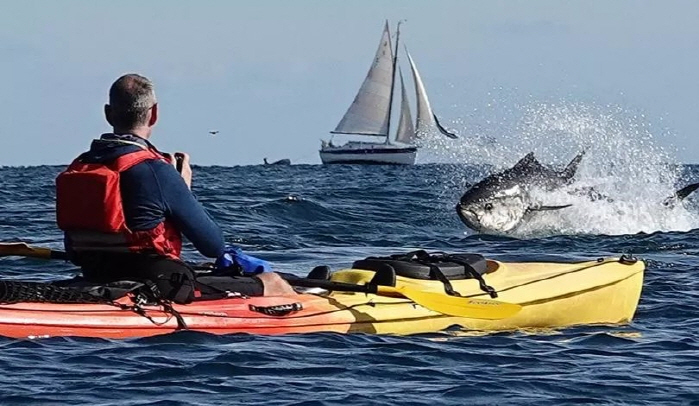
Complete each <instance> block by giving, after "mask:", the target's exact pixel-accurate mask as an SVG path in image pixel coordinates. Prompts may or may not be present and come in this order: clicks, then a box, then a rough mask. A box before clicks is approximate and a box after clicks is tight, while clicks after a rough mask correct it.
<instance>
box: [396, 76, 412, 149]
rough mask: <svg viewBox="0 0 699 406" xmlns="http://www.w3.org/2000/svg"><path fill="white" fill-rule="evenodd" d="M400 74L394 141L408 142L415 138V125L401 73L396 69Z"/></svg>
mask: <svg viewBox="0 0 699 406" xmlns="http://www.w3.org/2000/svg"><path fill="white" fill-rule="evenodd" d="M398 73H399V76H400V93H401V100H402V101H401V103H400V120H399V121H398V131H397V132H396V141H398V142H403V143H406V144H410V143H412V142H413V141H414V140H415V127H414V126H413V118H412V116H411V114H410V103H409V102H408V93H407V92H406V91H405V84H404V83H403V73H402V72H401V71H400V69H398Z"/></svg>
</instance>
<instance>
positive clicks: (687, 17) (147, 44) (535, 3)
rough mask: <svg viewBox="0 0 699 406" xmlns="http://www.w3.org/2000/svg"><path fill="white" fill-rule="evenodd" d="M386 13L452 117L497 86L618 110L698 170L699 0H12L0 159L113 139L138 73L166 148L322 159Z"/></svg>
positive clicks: (206, 154)
mask: <svg viewBox="0 0 699 406" xmlns="http://www.w3.org/2000/svg"><path fill="white" fill-rule="evenodd" d="M385 19H389V21H390V22H391V23H392V28H393V29H394V28H395V23H396V22H397V21H398V20H399V19H406V20H407V23H406V24H405V25H403V31H402V36H401V39H403V40H405V43H407V45H408V46H409V48H410V51H411V54H412V55H413V57H414V58H415V60H416V63H417V64H418V66H419V68H420V72H421V74H422V77H423V80H424V81H425V84H426V86H427V90H428V92H429V95H430V98H431V102H432V105H433V108H435V110H436V111H437V112H438V113H439V115H440V117H441V118H442V120H443V121H444V122H445V124H449V123H450V122H452V121H461V122H465V124H466V125H467V127H468V125H472V124H474V123H469V122H468V121H469V120H477V118H474V116H473V114H472V113H471V112H472V111H474V109H479V108H484V107H485V106H487V105H488V104H489V103H490V102H491V101H493V98H494V97H495V98H497V97H499V96H498V94H499V93H498V92H495V96H493V94H494V93H493V89H504V91H502V93H503V94H509V95H511V96H508V97H511V98H514V99H520V98H521V99H522V100H529V101H531V100H534V101H538V100H541V101H542V102H544V101H547V100H564V101H566V102H571V103H577V102H583V103H587V102H590V103H596V104H602V105H606V104H614V105H620V106H623V107H624V108H629V109H631V110H634V111H641V112H644V113H645V115H646V119H647V120H648V121H649V122H651V123H653V124H656V128H658V131H659V132H662V133H664V134H666V136H664V137H662V138H661V139H662V141H661V142H663V143H667V144H673V145H675V146H677V147H678V148H679V149H680V152H679V158H680V160H681V161H682V162H688V163H697V162H699V120H698V117H697V110H698V108H697V102H698V101H699V2H697V1H696V0H688V1H672V0H669V1H640V0H639V1H617V0H615V1H608V0H595V1H589V0H585V1H539V0H528V1H469V0H453V1H446V0H444V1H434V0H433V1H408V0H403V1H397V0H396V1H378V0H371V1H330V0H328V1H320V0H318V1H310V0H294V1H288V0H280V1H265V0H260V1H252V0H247V1H237V0H236V1H121V0H120V1H87V0H85V1H74V0H64V1H43V0H42V1H38V0H21V1H19V0H18V1H9V0H0V78H1V80H0V139H1V140H2V147H0V165H37V164H59V163H68V162H69V161H70V160H71V159H73V158H74V157H75V156H76V155H77V154H78V153H79V152H81V151H83V150H84V149H85V148H86V147H87V146H88V144H89V140H90V139H91V138H93V137H96V136H98V135H99V134H100V133H102V132H106V131H108V127H107V125H106V123H105V122H104V119H103V116H102V106H103V104H104V103H105V102H106V100H107V92H108V88H109V86H110V85H111V83H112V81H113V80H114V79H116V78H117V77H118V76H120V75H121V74H123V73H127V72H138V73H141V74H144V75H146V76H148V77H149V78H151V79H152V80H153V81H154V82H155V85H156V94H157V97H158V100H159V103H160V112H161V121H160V122H159V124H158V127H157V128H156V132H155V134H154V137H153V138H152V141H153V142H154V143H155V144H156V145H157V146H158V147H160V149H162V150H166V151H174V150H182V151H187V152H189V153H190V154H191V155H192V160H193V161H194V163H199V164H204V165H210V164H218V165H238V164H255V163H260V162H261V161H262V158H263V157H268V158H269V159H270V160H273V159H279V158H291V159H292V160H294V161H295V162H299V163H300V162H303V163H319V158H318V153H317V150H318V147H319V144H320V141H319V140H320V139H321V138H326V139H327V138H328V136H329V134H328V131H330V130H332V129H333V128H334V127H335V125H336V124H337V122H338V121H339V120H340V118H341V117H342V115H343V114H344V112H345V110H346V108H347V107H348V106H349V103H350V102H351V101H352V98H353V97H354V95H355V93H356V91H357V89H358V88H359V85H360V84H361V81H362V80H363V78H364V75H365V74H366V71H367V69H368V67H369V65H370V63H371V58H372V57H373V54H374V52H375V51H376V47H377V45H378V41H379V38H380V34H381V29H382V27H383V22H384V20H385ZM495 101H496V102H497V100H495ZM508 102H512V101H511V100H508ZM475 124H479V123H475ZM213 129H216V130H219V131H220V133H219V134H218V135H217V136H215V137H212V136H210V135H209V134H208V131H209V130H213ZM462 135H464V136H468V134H464V133H462ZM494 135H496V134H494Z"/></svg>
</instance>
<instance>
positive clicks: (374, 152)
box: [320, 142, 417, 165]
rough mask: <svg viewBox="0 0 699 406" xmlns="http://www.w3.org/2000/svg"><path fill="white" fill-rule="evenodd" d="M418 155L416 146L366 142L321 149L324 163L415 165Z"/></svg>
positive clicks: (321, 158)
mask: <svg viewBox="0 0 699 406" xmlns="http://www.w3.org/2000/svg"><path fill="white" fill-rule="evenodd" d="M416 156H417V148H416V147H411V146H405V147H403V146H398V145H391V144H378V143H364V142H361V143H360V142H357V143H348V144H346V145H343V146H340V147H324V148H322V149H321V150H320V160H321V162H323V164H362V165H370V164H374V165H414V164H415V157H416Z"/></svg>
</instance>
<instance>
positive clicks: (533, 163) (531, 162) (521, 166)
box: [512, 152, 543, 172]
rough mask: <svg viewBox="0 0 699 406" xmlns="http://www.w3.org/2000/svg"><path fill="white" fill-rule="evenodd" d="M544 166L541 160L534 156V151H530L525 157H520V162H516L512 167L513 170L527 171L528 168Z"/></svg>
mask: <svg viewBox="0 0 699 406" xmlns="http://www.w3.org/2000/svg"><path fill="white" fill-rule="evenodd" d="M541 167H543V165H541V163H540V162H539V161H537V159H536V158H535V157H534V153H533V152H530V153H528V154H527V155H525V156H524V158H522V159H520V160H519V162H517V163H516V164H515V166H513V167H512V170H513V171H518V172H519V171H526V170H532V169H539V168H541Z"/></svg>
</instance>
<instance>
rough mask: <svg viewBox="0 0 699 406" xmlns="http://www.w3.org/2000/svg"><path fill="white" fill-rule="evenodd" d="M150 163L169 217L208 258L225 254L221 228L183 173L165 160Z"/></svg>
mask: <svg viewBox="0 0 699 406" xmlns="http://www.w3.org/2000/svg"><path fill="white" fill-rule="evenodd" d="M147 163H148V165H149V166H150V167H151V168H152V169H153V171H154V172H155V174H156V179H157V182H158V184H159V187H160V192H161V195H162V199H163V204H164V208H165V211H166V213H165V214H166V217H167V218H169V219H170V220H172V221H173V222H174V224H175V225H176V226H177V228H178V229H179V230H180V231H181V232H182V234H184V236H185V237H187V239H188V240H189V241H191V242H192V244H193V245H194V247H195V248H196V249H197V250H198V251H199V252H200V253H201V254H202V255H204V256H206V257H209V258H217V257H219V256H220V255H222V254H223V252H224V250H225V248H226V247H225V240H224V238H223V232H222V231H221V228H220V227H219V226H218V225H217V224H216V223H215V222H214V220H213V219H212V218H211V216H209V213H207V212H206V209H204V206H202V205H201V203H199V202H198V201H197V200H196V199H195V198H194V195H193V194H192V192H191V191H190V190H189V188H188V187H187V185H186V184H185V183H184V180H183V179H182V176H180V174H179V173H177V170H175V168H174V167H173V166H172V165H169V164H167V163H165V162H161V161H148V162H147Z"/></svg>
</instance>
